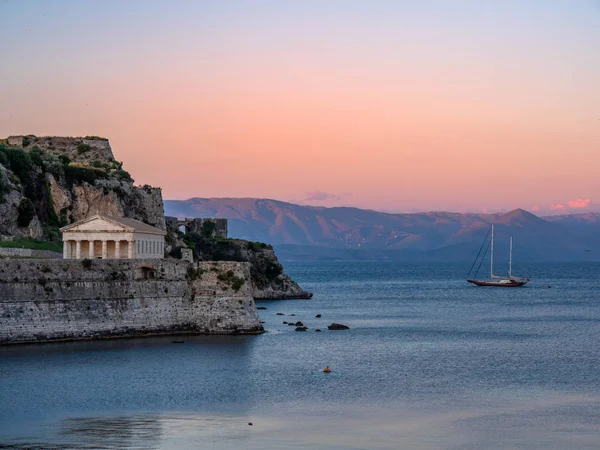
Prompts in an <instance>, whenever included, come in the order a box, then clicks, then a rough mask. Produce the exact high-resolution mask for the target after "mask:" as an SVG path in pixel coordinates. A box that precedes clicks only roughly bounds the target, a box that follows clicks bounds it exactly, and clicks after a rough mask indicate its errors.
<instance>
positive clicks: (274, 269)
mask: <svg viewBox="0 0 600 450" xmlns="http://www.w3.org/2000/svg"><path fill="white" fill-rule="evenodd" d="M282 273H283V266H282V265H281V264H278V263H271V264H269V265H268V266H267V270H266V271H265V275H266V276H267V278H268V279H269V280H270V281H273V280H274V279H275V278H277V277H278V276H279V275H281V274H282Z"/></svg>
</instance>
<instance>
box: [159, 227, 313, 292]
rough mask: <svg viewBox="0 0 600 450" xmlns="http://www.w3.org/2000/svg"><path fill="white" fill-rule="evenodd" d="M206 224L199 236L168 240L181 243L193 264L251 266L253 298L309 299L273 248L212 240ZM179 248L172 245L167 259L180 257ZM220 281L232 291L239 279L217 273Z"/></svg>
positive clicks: (236, 241) (226, 240)
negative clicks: (212, 262)
mask: <svg viewBox="0 0 600 450" xmlns="http://www.w3.org/2000/svg"><path fill="white" fill-rule="evenodd" d="M209 224H210V222H208V224H207V223H205V224H204V225H203V229H202V231H201V232H200V233H194V232H190V233H185V234H184V233H181V232H176V233H175V234H176V236H173V234H172V233H170V235H171V236H170V237H169V235H168V240H171V242H176V241H178V240H180V241H182V242H183V243H184V244H185V246H186V247H188V248H190V249H192V251H193V254H194V259H195V260H197V261H235V262H248V263H250V264H251V267H250V275H251V280H250V281H251V282H252V284H253V286H254V288H255V289H254V292H255V298H257V299H259V298H267V299H270V298H273V299H274V298H309V297H310V296H311V294H310V293H307V292H304V291H303V290H302V289H301V288H300V286H298V284H297V283H296V282H295V281H293V280H292V279H291V278H290V277H289V276H287V275H286V274H285V273H284V272H283V266H282V265H281V264H280V263H279V261H278V260H277V256H276V255H275V252H274V251H273V247H271V246H270V245H268V244H265V243H263V242H252V241H244V240H242V239H224V238H219V237H215V236H213V235H212V231H211V230H210V225H209ZM180 255H181V247H180V246H173V247H172V249H171V256H174V257H178V256H179V257H180ZM219 276H220V278H219V279H220V280H221V281H225V282H228V283H230V284H231V285H232V287H233V289H234V290H237V289H239V287H240V286H241V283H243V280H238V279H235V277H232V274H227V273H225V274H220V275H219ZM236 288H237V289H236Z"/></svg>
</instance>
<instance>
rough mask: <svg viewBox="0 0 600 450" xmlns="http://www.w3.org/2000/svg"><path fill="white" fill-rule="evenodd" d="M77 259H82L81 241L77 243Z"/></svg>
mask: <svg viewBox="0 0 600 450" xmlns="http://www.w3.org/2000/svg"><path fill="white" fill-rule="evenodd" d="M75 259H81V241H79V240H77V241H75Z"/></svg>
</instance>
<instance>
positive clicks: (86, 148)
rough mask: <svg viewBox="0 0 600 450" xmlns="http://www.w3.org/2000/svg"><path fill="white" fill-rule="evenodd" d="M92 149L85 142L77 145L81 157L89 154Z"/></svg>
mask: <svg viewBox="0 0 600 450" xmlns="http://www.w3.org/2000/svg"><path fill="white" fill-rule="evenodd" d="M91 149H92V147H90V144H86V143H85V142H80V143H79V144H77V153H79V154H80V155H83V154H84V153H86V152H89V151H90V150H91Z"/></svg>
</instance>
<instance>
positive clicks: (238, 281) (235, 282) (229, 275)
mask: <svg viewBox="0 0 600 450" xmlns="http://www.w3.org/2000/svg"><path fill="white" fill-rule="evenodd" d="M217 279H218V280H219V281H223V282H224V283H227V284H228V285H230V286H231V289H233V290H234V291H235V292H237V291H239V290H240V288H241V287H242V286H243V285H244V283H245V282H246V280H244V279H243V278H240V277H236V276H235V273H234V272H233V270H228V271H227V272H226V273H220V274H219V275H217Z"/></svg>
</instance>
